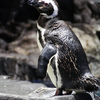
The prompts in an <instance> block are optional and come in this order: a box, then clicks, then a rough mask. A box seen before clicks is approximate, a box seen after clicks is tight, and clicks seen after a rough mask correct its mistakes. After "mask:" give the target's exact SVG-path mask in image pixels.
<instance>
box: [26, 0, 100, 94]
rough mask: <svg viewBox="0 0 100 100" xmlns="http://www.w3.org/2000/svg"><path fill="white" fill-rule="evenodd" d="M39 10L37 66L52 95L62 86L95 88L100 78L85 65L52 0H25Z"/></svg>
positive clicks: (68, 88) (80, 46)
mask: <svg viewBox="0 0 100 100" xmlns="http://www.w3.org/2000/svg"><path fill="white" fill-rule="evenodd" d="M28 4H30V5H32V6H34V7H35V8H36V9H37V10H38V11H39V13H40V16H39V19H38V23H37V28H38V32H37V41H38V45H39V48H40V51H41V54H40V56H39V60H38V69H39V72H40V74H41V77H43V78H44V77H45V76H46V73H48V75H49V77H50V79H51V81H52V83H53V84H54V85H55V87H56V88H57V91H56V94H55V95H62V91H63V90H65V91H67V93H70V92H71V91H72V90H75V91H77V90H78V91H88V92H92V91H96V90H98V89H100V82H99V80H98V79H97V78H95V77H94V76H93V75H92V74H91V72H90V69H89V66H88V62H87V58H86V54H85V52H84V50H83V47H82V45H81V43H80V41H79V40H78V38H77V37H76V35H75V34H74V33H73V32H72V30H71V29H70V28H69V26H68V25H67V24H66V23H65V22H64V21H62V20H60V10H59V6H58V3H57V2H56V1H55V0H29V1H28Z"/></svg>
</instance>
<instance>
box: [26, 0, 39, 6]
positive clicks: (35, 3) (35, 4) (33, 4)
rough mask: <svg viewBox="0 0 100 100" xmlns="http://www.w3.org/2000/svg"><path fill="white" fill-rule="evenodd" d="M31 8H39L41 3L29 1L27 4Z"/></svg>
mask: <svg viewBox="0 0 100 100" xmlns="http://www.w3.org/2000/svg"><path fill="white" fill-rule="evenodd" d="M27 3H28V4H29V5H30V6H35V7H39V6H40V5H39V3H38V1H35V0H28V2H27Z"/></svg>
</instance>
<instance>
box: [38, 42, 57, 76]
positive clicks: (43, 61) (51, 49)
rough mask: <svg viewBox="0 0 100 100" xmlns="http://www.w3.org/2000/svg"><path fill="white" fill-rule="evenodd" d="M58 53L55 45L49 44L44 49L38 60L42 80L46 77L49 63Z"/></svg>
mask: <svg viewBox="0 0 100 100" xmlns="http://www.w3.org/2000/svg"><path fill="white" fill-rule="evenodd" d="M56 52H57V50H56V47H55V46H54V44H49V43H47V44H46V45H45V47H44V48H43V50H42V52H41V54H40V56H39V59H38V70H39V73H40V75H41V77H42V78H44V77H45V76H46V71H47V65H48V63H49V59H50V58H51V57H52V56H53V55H55V54H56Z"/></svg>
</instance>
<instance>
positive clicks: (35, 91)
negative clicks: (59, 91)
mask: <svg viewBox="0 0 100 100" xmlns="http://www.w3.org/2000/svg"><path fill="white" fill-rule="evenodd" d="M6 78H8V76H0V100H91V97H90V95H89V94H87V93H78V94H73V95H62V96H54V94H55V91H56V88H47V87H46V86H45V85H43V84H37V83H30V82H27V81H17V80H10V79H6ZM89 98H90V99H89ZM95 100H100V98H99V97H98V96H97V95H95Z"/></svg>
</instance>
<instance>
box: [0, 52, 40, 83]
mask: <svg viewBox="0 0 100 100" xmlns="http://www.w3.org/2000/svg"><path fill="white" fill-rule="evenodd" d="M0 75H9V76H11V78H12V79H18V80H29V81H35V80H37V79H40V76H39V74H38V70H37V68H36V66H35V65H31V64H30V63H29V60H28V57H27V56H25V55H21V54H13V53H9V54H7V53H4V54H3V53H0Z"/></svg>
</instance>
